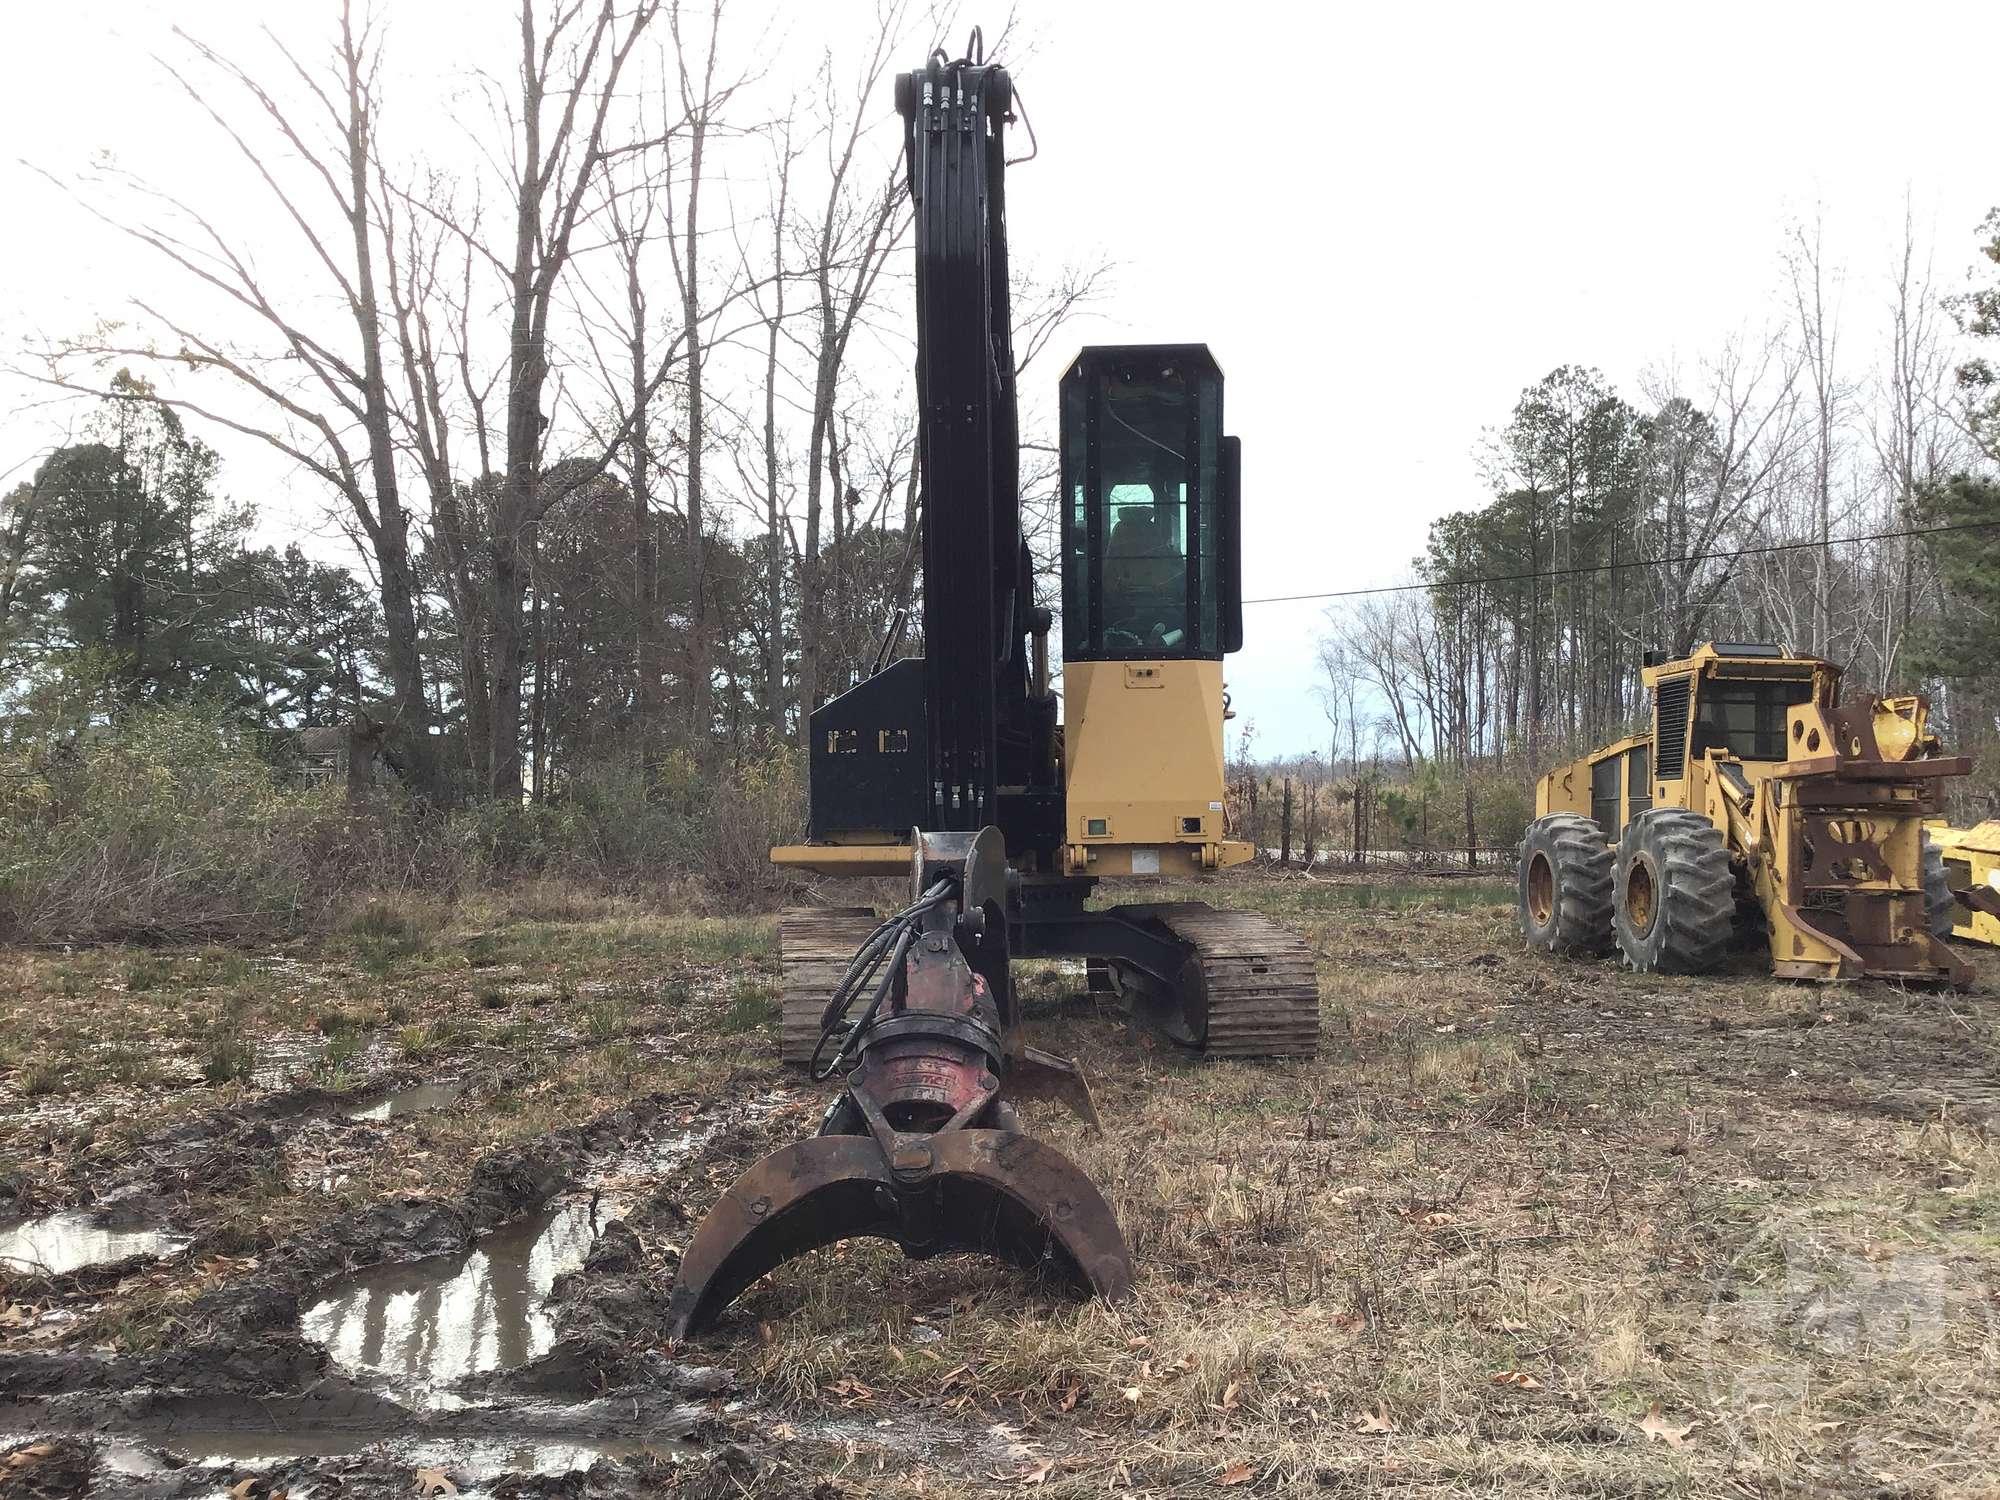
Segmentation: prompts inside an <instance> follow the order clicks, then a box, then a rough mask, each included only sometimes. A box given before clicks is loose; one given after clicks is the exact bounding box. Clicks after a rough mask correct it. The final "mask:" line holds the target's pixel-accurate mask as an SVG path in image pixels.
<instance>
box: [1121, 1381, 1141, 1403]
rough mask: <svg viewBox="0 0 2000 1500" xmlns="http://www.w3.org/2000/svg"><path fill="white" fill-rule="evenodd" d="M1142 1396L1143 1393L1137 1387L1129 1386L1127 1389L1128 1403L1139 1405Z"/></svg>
mask: <svg viewBox="0 0 2000 1500" xmlns="http://www.w3.org/2000/svg"><path fill="white" fill-rule="evenodd" d="M1141 1394H1143V1393H1142V1392H1141V1391H1140V1389H1139V1387H1138V1386H1136V1385H1128V1386H1126V1387H1125V1399H1126V1400H1127V1401H1130V1402H1132V1403H1134V1404H1135V1405H1136V1404H1137V1403H1138V1400H1139V1397H1140V1395H1141Z"/></svg>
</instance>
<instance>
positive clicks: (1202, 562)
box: [1062, 344, 1243, 662]
mask: <svg viewBox="0 0 2000 1500" xmlns="http://www.w3.org/2000/svg"><path fill="white" fill-rule="evenodd" d="M1238 454H1239V450H1238V446H1237V442H1236V439H1235V438H1232V437H1227V436H1225V435H1224V433H1223V430H1222V371H1221V370H1220V369H1218V368H1217V367H1216V363H1215V360H1214V358H1213V357H1212V356H1211V355H1210V354H1209V352H1208V349H1207V347H1206V346H1205V345H1201V344H1139V345H1120V346H1113V347H1097V348H1089V349H1085V350H1084V351H1083V352H1082V353H1081V354H1079V355H1078V356H1077V358H1076V361H1075V363H1073V364H1072V365H1071V366H1070V369H1069V373H1068V374H1066V375H1065V376H1064V377H1063V382H1062V493H1063V496H1064V503H1063V506H1062V570H1063V659H1064V661H1066V662H1076V661H1141V660H1187V659H1206V660H1219V659H1220V658H1221V657H1222V656H1223V654H1224V653H1225V652H1230V651H1234V650H1236V649H1237V648H1238V647H1240V646H1241V645H1242V643H1243V609H1242V602H1243V601H1242V590H1241V587H1240V577H1241V566H1240V548H1239V538H1240V535H1241V532H1240V528H1239V525H1238V497H1237V488H1238V486H1237V476H1238V470H1239V466H1240V464H1239V457H1238Z"/></svg>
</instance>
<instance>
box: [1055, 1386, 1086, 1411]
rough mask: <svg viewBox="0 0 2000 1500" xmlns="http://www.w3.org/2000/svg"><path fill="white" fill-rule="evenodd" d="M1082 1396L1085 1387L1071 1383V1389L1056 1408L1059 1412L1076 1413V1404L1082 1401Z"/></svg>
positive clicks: (1064, 1393)
mask: <svg viewBox="0 0 2000 1500" xmlns="http://www.w3.org/2000/svg"><path fill="white" fill-rule="evenodd" d="M1082 1396H1083V1387H1082V1386H1080V1385H1077V1384H1076V1383H1075V1382H1071V1384H1070V1388H1069V1389H1068V1390H1066V1391H1064V1392H1063V1396H1062V1400H1060V1401H1058V1402H1057V1403H1056V1407H1057V1409H1058V1410H1059V1411H1075V1410H1076V1403H1077V1402H1078V1401H1079V1400H1080V1399H1082Z"/></svg>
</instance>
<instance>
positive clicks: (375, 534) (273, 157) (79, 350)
mask: <svg viewBox="0 0 2000 1500" xmlns="http://www.w3.org/2000/svg"><path fill="white" fill-rule="evenodd" d="M176 35H177V36H180V37H181V39H182V40H183V41H184V42H186V43H187V45H188V47H189V48H190V49H191V51H192V53H193V56H194V59H195V61H197V62H198V63H199V64H201V65H202V66H204V67H205V68H206V69H207V70H208V73H209V74H210V75H211V79H213V80H219V81H220V82H221V83H222V84H224V85H226V88H225V89H218V88H216V87H214V86H213V83H212V82H211V81H210V80H209V79H201V78H198V77H197V76H196V75H195V74H194V73H193V72H192V71H190V70H189V69H187V68H183V67H181V66H177V65H175V64H173V63H171V62H168V63H163V64H162V65H163V66H164V67H165V69H166V71H167V73H168V75H169V76H170V77H171V78H172V79H173V80H174V82H175V83H176V84H178V85H179V86H180V88H181V90H182V91H183V92H184V93H185V94H186V95H187V96H188V98H189V99H190V100H191V101H193V103H194V105H195V106H196V108H197V109H199V110H200V111H201V113H202V114H204V115H205V116H206V117H207V118H208V120H209V121H210V123H211V124H213V125H214V127H215V128H216V130H217V131H218V132H220V134H221V135H222V136H223V137H224V138H225V139H226V140H227V141H228V142H229V144H230V146H231V147H232V148H233V149H234V152H235V154H236V155H238V156H239V157H241V158H242V160H243V161H244V162H245V163H247V164H248V166H249V168H250V170H251V173H252V175H253V176H254V177H255V179H256V180H257V182H258V183H259V185H260V187H261V190H262V191H263V193H265V194H266V195H268V198H269V200H270V202H271V203H272V204H274V205H275V206H276V208H277V210H278V211H279V213H280V215H281V217H282V218H283V219H284V220H285V222H286V223H287V224H288V225H289V226H290V228H291V230H292V232H293V233H294V234H295V235H296V236H297V239H298V243H299V244H300V246H301V247H302V249H303V251H304V255H303V256H302V257H301V262H302V263H303V264H304V265H306V266H308V267H310V268H311V269H312V271H313V272H314V273H316V274H317V275H318V277H319V278H320V279H321V280H322V282H323V285H324V287H325V288H326V289H328V290H330V291H331V292H332V293H334V296H333V298H332V299H331V301H332V303H333V305H335V306H338V307H341V308H343V309H344V310H345V312H346V318H345V325H346V326H345V327H344V329H321V328H318V327H315V326H314V325H313V323H312V321H311V319H310V318H309V316H308V315H307V313H306V312H305V310H304V309H305V308H306V307H308V306H309V305H311V304H312V303H314V302H315V301H317V300H319V299H318V298H317V297H316V296H315V295H312V294H304V295H301V296H299V297H298V298H296V299H295V303H294V305H284V304H283V303H282V302H281V299H280V298H279V297H278V296H277V295H275V294H274V293H273V292H272V291H271V290H270V289H269V288H268V287H267V286H266V284H265V282H264V280H263V278H262V277H261V276H260V275H259V274H258V272H257V271H256V269H255V264H254V261H253V259H252V257H251V256H250V255H249V254H248V253H247V251H246V250H245V249H244V247H243V246H242V245H241V244H239V243H238V242H237V241H236V240H234V239H232V238H231V237H230V236H229V235H227V234H225V233H224V232H223V230H222V229H221V228H220V227H219V226H218V225H217V223H216V222H215V221H214V220H213V218H212V217H211V216H209V215H206V214H204V213H203V212H201V211H200V210H198V209H196V208H195V207H193V206H191V205H190V204H189V203H188V202H187V201H186V200H184V199H182V198H179V197H176V196H174V195H173V194H170V193H168V192H165V191H163V190H161V189H158V188H155V187H152V186H150V185H148V184H145V183H141V182H138V181H136V180H134V179H131V178H124V179H123V181H124V183H125V184H126V185H127V186H128V187H129V188H131V189H132V190H133V191H135V192H136V193H137V194H138V196H139V197H140V198H141V200H142V201H143V202H145V203H148V204H150V205H151V206H152V210H153V211H152V212H149V213H145V214H143V215H141V216H139V217H138V218H136V219H130V220H128V219H124V218H120V217H116V216H114V215H113V214H111V213H110V212H107V211H106V210H104V209H103V208H101V207H99V206H97V205H96V204H95V203H94V202H92V201H91V200H90V199H89V197H88V196H85V197H83V198H82V199H81V200H80V201H83V202H84V205H85V207H86V209H87V210H88V211H89V212H90V213H91V214H92V215H93V216H94V217H96V218H97V219H98V220H99V221H100V222H103V223H105V224H107V225H109V226H110V227H112V228H114V229H116V230H117V231H118V232H120V233H122V234H125V235H127V236H129V237H130V238H132V239H133V240H136V241H137V242H139V243H140V244H142V245H145V246H147V247H148V248H149V249H150V250H152V251H153V252H154V253H156V254H157V255H159V256H160V257H161V258H163V259H164V260H166V261H168V262H170V263H171V264H172V265H174V266H176V267H177V268H179V270H180V271H181V272H183V273H184V274H185V275H186V276H187V278H188V279H189V280H190V282H191V283H192V284H193V285H195V286H198V287H200V288H203V289H205V290H206V291H207V292H209V293H211V294H214V295H215V296H216V297H218V298H219V299H220V300H221V303H222V306H223V307H224V308H225V309H226V310H227V311H228V313H229V314H231V315H233V316H234V317H235V318H236V319H237V320H238V321H240V322H241V323H243V324H244V325H245V326H246V327H247V328H248V329H250V330H251V331H252V332H251V334H250V336H249V338H248V341H247V342H246V343H244V344H238V343H236V342H234V341H231V340H228V339H226V338H224V337H222V336H220V335H218V334H216V333H213V332H209V331H202V328H203V327H204V326H206V325H207V324H208V323H209V322H210V321H211V320H212V313H211V312H208V311H204V312H203V313H202V314H201V315H199V316H198V315H197V314H196V313H195V312H194V310H193V308H192V306H190V307H189V308H188V309H187V310H184V311H180V312H174V313H169V312H168V311H166V310H164V309H162V308H160V307H156V306H154V305H152V304H151V303H148V302H144V301H139V302H138V303H137V304H136V305H137V306H138V307H139V309H140V310H141V311H142V312H143V313H144V314H145V315H146V317H147V318H148V319H149V320H150V321H151V322H152V323H154V324H156V325H158V326H159V327H160V328H161V329H162V330H164V331H165V332H166V333H167V334H169V335H170V336H171V338H172V340H173V341H174V344H173V347H171V348H160V347H158V346H155V345H152V344H129V343H119V342H116V341H114V340H113V339H111V338H92V339H86V340H79V341H75V342H73V343H71V344H70V345H68V346H67V347H66V348H65V349H64V350H63V351H61V355H62V356H63V357H60V358H58V359H57V360H56V361H55V362H54V364H53V365H52V369H53V371H54V374H53V377H52V378H54V379H55V380H57V382H58V383H60V384H63V385H65V386H67V387H68V388H70V389H73V390H80V391H87V392H89V393H90V394H94V395H100V396H103V395H110V394H113V393H112V392H110V391H108V390H105V389H101V388H98V387H97V386H96V385H94V384H93V382H92V381H91V380H90V378H89V377H88V375H87V374H85V373H83V371H82V370H80V369H79V365H80V364H82V362H85V361H99V362H101V361H103V360H106V359H109V358H132V359H149V360H163V361H164V360H171V361H173V362H175V363H178V364H181V365H183V366H185V367H187V368H189V369H192V370H207V371H216V372H219V373H221V374H223V375H226V376H227V377H229V379H230V380H231V381H232V382H233V383H234V385H235V386H236V387H237V389H238V390H240V391H241V392H244V393H247V394H248V395H249V396H250V397H251V398H252V406H253V409H254V411H255V413H256V414H255V415H254V416H246V415H241V414H238V413H236V412H234V411H225V410H223V409H221V408H218V407H216V406H213V405H210V404H207V403H204V402H200V401H196V400H194V399H192V398H190V397H188V396H187V395H185V394H184V393H177V392H174V391H170V390H165V389H162V390H161V391H160V392H159V393H158V399H160V400H162V401H165V402H166V403H167V404H169V405H172V406H175V407H178V408H180V409H182V410H185V411H188V412H191V413H193V414H194V415H196V416H199V417H202V418H203V419H205V420H207V421H210V422H213V423H215V424H217V425H218V426H222V427H226V428H229V429H231V430H232V431H235V432H239V433H243V434H245V435H247V436H249V437H253V438H255V439H257V440H258V441H260V442H263V443H265V444H267V445H269V446H270V447H272V448H274V449H276V450H277V451H278V452H280V453H282V454H284V455H285V456H286V457H288V458H290V459H292V460H293V461H295V462H296V463H298V464H299V465H300V466H301V467H302V468H304V469H306V470H308V471H309V472H311V473H313V474H315V475H317V476H318V477H320V478H321V479H323V480H325V481H326V482H327V483H328V484H329V485H330V486H331V487H332V489H333V490H334V491H335V493H336V494H338V495H339V496H341V497H342V499H343V500H345V502H346V504H347V507H348V513H349V515H350V516H351V518H352V521H353V523H354V526H355V528H356V529H357V530H358V532H359V534H360V537H361V539H362V540H363V542H364V544H365V547H366V550H367V555H368V559H369V562H370V564H371V567H372V571H373V573H374V576H375V579H376V586H377V589H378V592H379V595H380V600H381V606H382V615H383V621H384V625H385V629H386V634H387V640H386V652H385V654H386V656H387V663H388V669H389V680H390V685H391V689H392V692H393V694H394V706H393V718H394V723H395V728H396V730H397V731H398V732H399V734H400V735H401V736H403V737H404V738H405V740H406V742H407V745H408V747H409V748H410V749H412V750H414V751H415V752H417V755H418V765H419V766H420V767H422V766H424V765H427V764H428V756H427V751H428V745H427V735H426V730H427V727H428V720H429V713H428V705H427V701H426V698H425V694H424V683H423V670H422V663H421V660H420V657H419V654H418V644H417V625H416V587H415V578H414V573H413V570H412V566H411V554H410V516H409V513H408V511H407V510H406V508H405V506H404V503H403V497H402V493H401V490H400V488H399V486H398V483H397V473H396V453H395V442H394V428H395V416H394V401H393V399H392V396H391V392H390V386H389V374H388V369H387V365H386V363H385V359H384V353H383V347H384V333H383V318H382V309H381V305H380V300H379V292H378V281H379V270H378V263H379V261H380V259H381V257H382V254H383V247H382V243H381V240H380V237H379V235H378V234H377V232H376V216H375V213H374V204H375V202H376V199H375V197H374V195H373V192H372V184H373V182H374V179H375V171H376V160H377V141H376V134H375V122H376V114H377V109H378V101H377V99H376V92H375V91H376V83H377V78H378V75H379V65H380V60H381V56H380V47H379V37H378V35H377V33H376V31H375V28H374V25H373V23H372V20H370V19H363V20H362V21H361V22H360V23H359V24H358V25H357V23H356V18H355V15H354V7H353V4H352V0H343V3H342V5H341V8H340V14H339V34H338V37H337V39H336V40H335V42H334V45H333V49H332V53H331V56H330V57H329V58H328V59H327V60H326V62H325V63H324V64H322V65H320V66H318V67H312V66H308V65H307V64H306V63H304V62H302V61H301V60H300V59H299V58H298V57H297V56H295V55H294V54H293V53H292V52H291V51H290V50H289V49H287V48H286V47H285V46H284V44H283V43H281V42H279V41H278V39H277V38H276V37H275V36H274V35H273V34H272V33H270V32H269V31H268V30H267V31H266V32H265V36H266V39H267V40H268V41H269V44H270V46H271V47H272V48H273V50H274V51H275V52H276V54H277V56H278V59H279V61H280V63H281V64H282V67H281V68H280V69H279V71H280V72H283V73H287V74H289V76H290V78H291V80H292V81H293V82H295V83H296V84H297V85H298V87H299V89H300V90H301V91H302V93H301V102H302V104H303V105H304V106H305V108H306V109H307V114H306V115H304V116H301V115H299V114H297V113H296V111H295V106H294V105H292V104H290V103H288V102H286V101H285V100H283V99H281V98H280V96H279V95H278V94H277V93H275V92H274V91H273V90H272V88H270V87H267V86H266V84H265V83H264V82H263V81H261V79H260V76H259V75H257V74H253V73H252V72H251V71H250V69H248V68H247V67H244V66H243V65H241V64H239V63H237V62H234V61H232V60H231V59H230V58H228V57H226V56H225V55H223V54H222V53H221V52H219V51H217V50H216V49H214V48H213V47H210V46H209V45H207V44H206V43H203V42H201V41H199V40H196V39H195V38H193V37H190V36H188V35H187V34H186V33H185V32H181V31H179V30H178V29H177V30H176ZM232 91H233V94H234V97H236V98H238V99H240V100H241V101H242V103H243V106H244V116H245V117H244V118H242V119H240V120H239V119H237V118H233V117H232V116H231V115H229V114H227V113H225V110H224V107H223V104H222V103H221V102H220V101H221V100H222V99H223V98H224V97H225V95H227V94H228V93H230V92H232ZM59 185H63V184H59ZM64 186H67V185H64ZM198 325H200V326H198ZM86 368H87V367H86Z"/></svg>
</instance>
